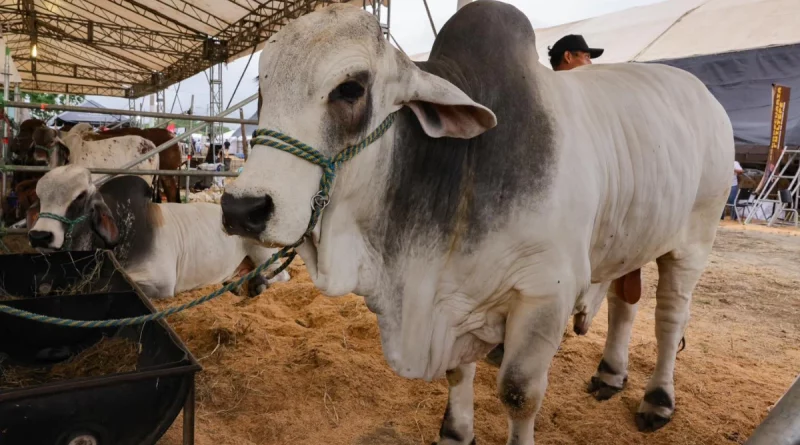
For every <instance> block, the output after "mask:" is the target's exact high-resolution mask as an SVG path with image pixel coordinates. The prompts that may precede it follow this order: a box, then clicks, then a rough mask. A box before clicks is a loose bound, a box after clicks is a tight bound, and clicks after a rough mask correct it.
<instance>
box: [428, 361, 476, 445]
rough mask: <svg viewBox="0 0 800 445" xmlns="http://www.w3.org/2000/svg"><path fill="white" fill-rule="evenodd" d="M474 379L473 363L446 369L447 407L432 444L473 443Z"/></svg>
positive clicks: (463, 444)
mask: <svg viewBox="0 0 800 445" xmlns="http://www.w3.org/2000/svg"><path fill="white" fill-rule="evenodd" d="M474 380H475V363H470V364H466V365H461V366H458V367H457V368H454V369H451V370H449V371H447V385H448V393H447V408H445V410H444V418H443V419H442V426H441V428H439V441H438V442H434V445H475V432H474V430H473V415H474V388H473V382H474Z"/></svg>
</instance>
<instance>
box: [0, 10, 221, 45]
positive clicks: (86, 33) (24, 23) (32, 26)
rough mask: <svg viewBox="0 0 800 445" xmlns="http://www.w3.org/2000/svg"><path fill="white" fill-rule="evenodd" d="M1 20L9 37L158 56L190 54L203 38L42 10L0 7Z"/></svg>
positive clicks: (200, 35) (198, 34)
mask: <svg viewBox="0 0 800 445" xmlns="http://www.w3.org/2000/svg"><path fill="white" fill-rule="evenodd" d="M20 18H21V19H22V20H20ZM0 21H3V22H6V23H8V24H9V26H7V29H6V33H8V34H24V35H32V32H33V31H34V30H35V31H36V33H37V34H38V36H39V37H46V38H51V39H56V40H65V41H70V42H76V43H83V44H90V45H100V46H111V47H115V48H122V49H135V50H139V51H145V52H147V53H148V54H152V53H161V54H168V55H171V56H174V57H177V56H182V55H183V54H185V53H186V52H187V51H191V50H192V49H193V48H195V47H196V46H197V45H198V43H202V42H203V41H204V40H205V39H206V37H205V36H204V35H202V34H200V33H194V34H190V33H176V32H165V31H156V30H152V29H148V28H144V27H141V26H130V25H127V26H122V25H117V24H112V23H103V22H94V21H91V20H85V19H81V18H78V17H70V18H68V17H65V16H63V15H59V14H50V13H46V12H42V11H41V10H35V11H28V10H19V9H17V8H16V7H14V6H0Z"/></svg>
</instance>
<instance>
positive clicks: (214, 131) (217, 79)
mask: <svg viewBox="0 0 800 445" xmlns="http://www.w3.org/2000/svg"><path fill="white" fill-rule="evenodd" d="M210 71H211V75H210V76H209V77H208V87H209V92H210V95H209V110H208V114H217V113H220V112H221V111H222V107H223V100H222V64H221V63H218V64H216V65H214V66H212V67H211V70H210ZM209 127H210V128H209V129H210V131H209V132H208V134H209V137H208V139H209V140H208V149H209V150H211V162H213V163H216V162H217V151H216V150H214V142H215V141H216V139H217V137H219V138H220V143H222V142H223V141H222V123H221V122H214V123H213V124H212V125H210V126H209Z"/></svg>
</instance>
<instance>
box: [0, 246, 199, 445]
mask: <svg viewBox="0 0 800 445" xmlns="http://www.w3.org/2000/svg"><path fill="white" fill-rule="evenodd" d="M87 277H88V278H89V279H87ZM75 291H78V292H79V293H75ZM9 297H11V298H12V299H10V300H9V299H8V298H9ZM0 299H2V300H4V301H0V304H6V305H9V306H13V307H16V308H20V309H24V310H27V311H30V312H35V313H38V314H44V315H50V316H55V317H61V318H72V319H78V320H103V319H110V318H124V317H134V316H139V315H146V314H150V313H152V312H154V311H155V309H154V308H153V306H152V305H151V304H150V302H149V301H148V300H147V299H146V297H144V294H142V293H141V291H139V290H138V288H137V287H136V286H135V285H134V284H133V283H132V282H130V280H129V279H128V278H127V276H126V275H125V274H124V273H123V272H121V268H119V265H118V263H117V262H116V260H115V259H114V257H113V256H112V255H111V254H110V253H107V252H57V253H51V254H45V255H41V254H19V255H0ZM104 336H105V337H112V338H121V339H127V340H131V341H132V342H136V343H139V344H140V345H141V346H140V353H139V355H138V359H136V370H135V371H131V372H122V373H116V374H107V375H102V376H98V377H79V378H73V379H67V380H57V381H52V382H45V383H40V384H32V385H30V386H22V387H18V388H13V389H0V445H17V444H20V445H22V444H24V445H34V444H35V445H39V444H41V445H134V444H135V445H144V444H155V443H157V442H158V440H159V439H160V438H161V437H162V436H163V434H164V433H165V432H166V431H167V429H168V428H169V427H170V425H172V423H173V422H174V421H175V419H176V417H177V415H178V413H179V412H180V411H181V409H184V425H183V428H184V431H183V433H184V444H192V443H193V441H194V440H193V439H194V376H195V373H196V372H198V371H199V370H200V369H201V368H200V366H199V365H198V364H197V361H196V360H195V358H194V357H193V356H192V354H191V353H190V352H189V351H188V349H187V348H186V346H185V345H184V344H183V342H182V341H181V340H180V339H179V338H178V336H177V335H176V334H175V332H174V331H173V330H172V329H171V328H170V327H169V325H167V324H166V323H165V322H163V321H155V322H147V323H144V324H141V325H135V326H129V327H123V328H70V327H62V326H56V325H51V324H44V323H39V322H36V321H31V320H27V319H23V318H18V317H14V316H11V315H6V314H2V313H0V388H2V387H7V386H8V385H3V383H4V374H3V370H4V369H9V368H10V367H15V369H20V368H19V367H36V368H42V367H49V366H53V365H54V364H57V363H62V364H63V363H69V361H68V360H69V359H71V358H72V357H74V356H75V355H76V354H79V353H80V352H82V351H84V350H86V349H88V348H91V347H93V346H95V345H97V343H98V342H99V341H100V340H101V339H103V337H104Z"/></svg>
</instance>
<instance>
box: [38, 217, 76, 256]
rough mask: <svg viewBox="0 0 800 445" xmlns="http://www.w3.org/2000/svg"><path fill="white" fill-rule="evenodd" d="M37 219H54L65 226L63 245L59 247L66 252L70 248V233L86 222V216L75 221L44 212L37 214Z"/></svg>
mask: <svg viewBox="0 0 800 445" xmlns="http://www.w3.org/2000/svg"><path fill="white" fill-rule="evenodd" d="M39 218H49V219H54V220H56V221H59V222H62V223H64V224H66V226H67V230H65V231H64V243H63V244H62V245H61V250H68V249H69V248H70V247H71V246H72V231H73V230H74V229H75V226H77V225H78V224H80V223H82V222H84V221H86V218H88V215H82V216H79V217H77V218H75V219H69V218H67V217H64V216H61V215H56V214H55V213H49V212H44V213H40V214H39Z"/></svg>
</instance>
